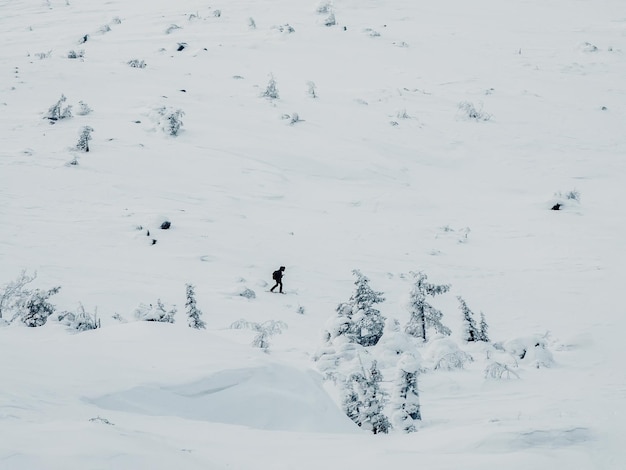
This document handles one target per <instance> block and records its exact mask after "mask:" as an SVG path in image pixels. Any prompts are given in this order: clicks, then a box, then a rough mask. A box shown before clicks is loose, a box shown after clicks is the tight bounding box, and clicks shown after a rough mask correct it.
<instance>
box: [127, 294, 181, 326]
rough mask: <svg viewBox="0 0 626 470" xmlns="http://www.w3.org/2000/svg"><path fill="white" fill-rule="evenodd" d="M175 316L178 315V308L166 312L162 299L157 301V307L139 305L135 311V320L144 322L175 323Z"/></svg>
mask: <svg viewBox="0 0 626 470" xmlns="http://www.w3.org/2000/svg"><path fill="white" fill-rule="evenodd" d="M174 315H176V307H172V308H171V309H170V310H166V308H165V305H163V302H161V299H157V304H156V305H152V304H149V305H145V304H139V306H138V307H137V308H136V309H135V318H137V319H138V320H142V321H156V322H161V323H174Z"/></svg>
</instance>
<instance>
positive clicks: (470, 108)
mask: <svg viewBox="0 0 626 470" xmlns="http://www.w3.org/2000/svg"><path fill="white" fill-rule="evenodd" d="M459 110H460V111H461V112H462V113H463V114H464V115H465V117H466V118H467V119H471V120H473V121H489V120H490V119H491V114H488V113H486V112H484V111H483V109H482V105H481V106H480V108H478V109H477V108H476V107H475V106H474V104H473V103H470V102H469V101H463V102H461V103H459Z"/></svg>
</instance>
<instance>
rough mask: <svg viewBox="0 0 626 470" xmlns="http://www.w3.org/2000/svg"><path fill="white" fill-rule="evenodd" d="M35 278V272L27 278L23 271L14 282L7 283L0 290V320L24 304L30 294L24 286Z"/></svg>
mask: <svg viewBox="0 0 626 470" xmlns="http://www.w3.org/2000/svg"><path fill="white" fill-rule="evenodd" d="M36 277H37V273H36V272H35V273H33V275H32V276H29V275H28V274H27V273H26V270H24V271H22V272H21V273H20V275H19V276H18V278H17V279H16V280H15V281H12V282H9V283H8V284H6V285H5V286H4V287H3V288H2V290H0V318H2V317H3V315H5V314H14V313H15V311H16V309H18V308H19V306H20V305H23V304H24V303H25V302H26V299H27V298H28V297H29V296H30V293H31V291H30V290H28V289H27V288H26V285H27V284H30V283H31V282H33V281H34V280H35V278H36Z"/></svg>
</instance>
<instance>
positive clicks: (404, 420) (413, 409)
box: [391, 353, 422, 433]
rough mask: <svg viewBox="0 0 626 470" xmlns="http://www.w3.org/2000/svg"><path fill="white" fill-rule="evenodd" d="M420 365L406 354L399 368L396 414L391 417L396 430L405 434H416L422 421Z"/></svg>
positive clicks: (396, 385)
mask: <svg viewBox="0 0 626 470" xmlns="http://www.w3.org/2000/svg"><path fill="white" fill-rule="evenodd" d="M418 373H419V363H418V361H417V360H416V358H415V357H414V356H413V355H412V354H409V353H404V354H403V355H402V356H401V357H400V360H399V361H398V366H397V375H396V380H395V383H394V390H393V395H392V405H393V408H394V410H395V411H394V413H393V414H392V416H391V419H392V421H393V425H394V427H395V428H396V429H401V430H402V431H404V432H407V433H408V432H415V431H416V430H417V429H416V426H415V425H416V424H417V422H418V421H420V420H421V419H422V414H421V412H420V400H419V391H418V389H417V375H418Z"/></svg>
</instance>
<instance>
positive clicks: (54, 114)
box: [46, 95, 72, 121]
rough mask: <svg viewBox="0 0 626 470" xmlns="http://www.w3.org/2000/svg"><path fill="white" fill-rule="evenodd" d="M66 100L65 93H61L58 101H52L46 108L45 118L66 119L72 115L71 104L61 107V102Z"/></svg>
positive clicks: (51, 119)
mask: <svg viewBox="0 0 626 470" xmlns="http://www.w3.org/2000/svg"><path fill="white" fill-rule="evenodd" d="M66 101H67V98H66V97H65V95H61V98H59V101H57V102H56V103H54V104H53V105H52V106H50V108H49V109H48V114H46V118H47V119H49V120H50V121H58V120H60V119H68V118H71V117H72V106H71V105H69V106H66V107H65V108H64V107H63V103H65V102H66Z"/></svg>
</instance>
